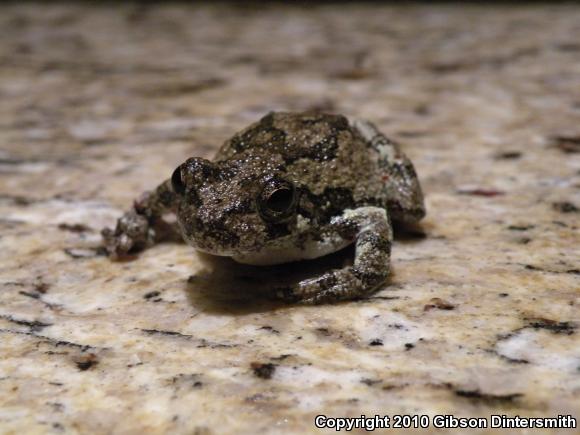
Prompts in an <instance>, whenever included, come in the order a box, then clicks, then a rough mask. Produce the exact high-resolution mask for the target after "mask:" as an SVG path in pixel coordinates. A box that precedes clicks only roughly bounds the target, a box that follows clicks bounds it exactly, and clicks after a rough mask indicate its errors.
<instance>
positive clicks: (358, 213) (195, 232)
mask: <svg viewBox="0 0 580 435" xmlns="http://www.w3.org/2000/svg"><path fill="white" fill-rule="evenodd" d="M169 213H174V214H176V216H177V223H176V224H174V225H175V227H176V230H178V231H179V232H180V233H181V235H182V237H183V239H184V240H185V241H186V242H187V243H189V244H190V245H192V246H193V247H194V248H196V249H198V250H200V251H203V252H207V253H210V254H214V255H221V256H229V257H232V258H233V259H234V260H236V261H238V262H241V263H247V264H252V265H271V264H277V263H284V262H290V261H297V260H305V259H312V258H316V257H320V256H323V255H326V254H330V253H332V252H335V251H338V250H340V249H342V248H344V247H346V246H348V245H350V244H352V243H355V258H354V263H353V265H352V266H348V267H345V268H343V269H337V270H331V271H328V272H326V273H324V274H322V275H321V276H318V277H314V278H310V279H306V280H304V281H301V282H299V283H297V284H296V285H295V286H293V287H291V288H284V289H278V290H277V291H276V292H275V293H276V296H277V297H279V298H281V299H283V300H286V301H291V302H298V301H300V302H306V303H321V302H332V301H337V300H344V299H352V298H356V297H361V296H364V295H367V294H369V293H370V292H372V291H374V290H375V289H377V287H379V286H380V285H381V284H383V283H384V282H385V280H386V278H387V277H388V275H389V271H390V253H391V244H392V228H391V219H392V220H393V221H395V222H402V223H415V222H418V221H419V220H420V219H422V218H423V217H424V215H425V206H424V202H423V194H422V192H421V186H420V184H419V180H418V179H417V175H416V173H415V170H414V168H413V164H412V163H411V161H410V160H409V159H408V158H407V157H406V156H405V154H404V153H403V152H402V150H401V148H400V147H399V145H398V144H397V143H395V142H393V141H391V140H389V139H387V138H386V137H385V136H384V135H383V134H381V133H380V132H379V131H378V130H377V128H376V127H375V126H374V125H373V124H372V123H370V122H368V121H362V120H352V121H349V120H348V119H347V118H346V117H344V116H341V115H330V114H320V113H282V112H280V113H270V114H268V115H266V116H264V117H263V118H262V119H261V120H259V121H258V122H256V123H254V124H252V125H250V126H249V127H247V128H246V129H244V130H242V131H241V132H239V133H237V134H235V135H234V136H233V137H232V138H231V139H229V140H228V141H226V142H225V143H224V145H223V146H222V147H221V148H220V149H219V151H218V152H217V154H216V156H215V158H214V159H213V161H209V160H206V159H202V158H195V157H194V158H190V159H188V160H186V161H185V162H184V163H183V164H181V165H180V166H179V167H178V168H177V169H176V170H175V171H174V172H173V175H172V176H171V178H170V179H168V180H166V181H165V182H164V183H162V184H161V185H160V186H159V187H157V189H156V190H155V191H152V192H148V193H146V194H144V195H143V196H142V197H141V198H140V199H139V200H137V201H136V202H135V204H134V207H133V209H132V210H131V211H129V212H127V213H126V214H125V215H123V216H122V217H121V218H120V219H119V221H118V223H117V227H116V228H115V230H111V229H108V228H107V229H105V230H103V236H104V241H105V246H106V248H107V251H108V252H109V254H110V255H111V257H113V258H120V257H124V256H127V255H129V254H131V253H134V252H137V251H139V250H142V249H145V248H146V247H148V246H151V245H152V244H154V243H155V242H157V241H159V239H160V238H162V236H161V233H166V231H161V229H162V228H164V227H165V229H166V228H167V223H166V221H164V220H163V219H162V217H163V216H164V215H166V214H169Z"/></svg>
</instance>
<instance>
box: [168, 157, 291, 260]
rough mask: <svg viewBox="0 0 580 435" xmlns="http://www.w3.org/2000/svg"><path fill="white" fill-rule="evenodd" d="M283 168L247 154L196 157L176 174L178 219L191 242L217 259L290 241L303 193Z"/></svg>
mask: <svg viewBox="0 0 580 435" xmlns="http://www.w3.org/2000/svg"><path fill="white" fill-rule="evenodd" d="M281 167H283V165H278V164H277V162H273V161H265V160H264V159H262V158H259V157H258V158H251V157H248V156H246V157H245V158H244V159H239V160H226V161H222V162H210V161H208V160H205V159H201V158H191V159H189V160H187V161H186V162H185V163H183V164H182V165H180V166H179V167H178V168H177V169H176V170H175V171H174V173H173V176H172V177H171V182H172V186H173V190H174V192H175V193H176V194H177V195H178V196H179V197H180V201H179V207H178V211H177V219H178V221H179V225H180V227H181V231H182V234H183V236H184V238H185V239H186V241H187V242H188V243H189V244H191V245H192V246H194V247H195V248H197V249H199V250H201V251H204V252H208V253H211V254H214V255H226V256H231V255H239V254H246V253H252V252H256V251H258V250H260V249H261V248H264V247H267V246H269V245H271V244H274V243H277V242H279V241H281V240H282V239H284V238H286V239H287V238H288V237H291V235H292V233H293V231H294V229H295V227H296V210H297V204H298V196H299V195H298V191H297V188H296V186H295V185H294V183H292V181H290V180H288V179H286V178H285V177H284V174H283V172H282V170H281V169H280V168H281Z"/></svg>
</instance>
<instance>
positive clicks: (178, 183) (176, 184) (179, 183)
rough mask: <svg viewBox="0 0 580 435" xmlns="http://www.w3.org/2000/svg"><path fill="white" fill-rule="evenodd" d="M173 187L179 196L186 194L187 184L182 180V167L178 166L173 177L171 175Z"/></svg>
mask: <svg viewBox="0 0 580 435" xmlns="http://www.w3.org/2000/svg"><path fill="white" fill-rule="evenodd" d="M171 187H173V191H174V192H175V193H177V194H178V195H183V193H184V192H185V183H184V182H183V179H182V178H181V166H178V167H177V169H176V170H175V171H173V175H171Z"/></svg>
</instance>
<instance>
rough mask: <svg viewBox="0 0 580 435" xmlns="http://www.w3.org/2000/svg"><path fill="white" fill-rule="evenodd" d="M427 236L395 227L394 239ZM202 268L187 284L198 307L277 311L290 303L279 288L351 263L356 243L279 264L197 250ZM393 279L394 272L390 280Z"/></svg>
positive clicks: (420, 229) (242, 311)
mask: <svg viewBox="0 0 580 435" xmlns="http://www.w3.org/2000/svg"><path fill="white" fill-rule="evenodd" d="M425 237H427V234H426V233H425V232H424V230H423V227H422V226H420V225H413V226H408V225H405V226H400V225H398V226H395V240H396V241H398V242H400V243H405V244H406V243H415V242H418V241H420V240H422V239H424V238H425ZM198 258H199V260H200V262H201V264H202V268H201V269H200V270H199V271H197V272H196V273H195V274H194V275H191V276H190V277H189V279H188V280H187V282H186V284H185V291H186V294H187V297H188V300H189V302H190V303H191V305H192V306H194V307H195V308H197V309H199V310H201V311H205V312H210V313H211V312H213V313H216V314H225V313H229V314H249V313H256V312H265V311H274V310H277V309H282V308H287V307H290V305H288V304H286V303H284V302H281V301H279V300H276V299H275V298H274V297H273V295H274V294H275V291H276V289H278V288H283V287H288V286H290V285H292V284H295V283H297V282H299V281H301V280H303V279H306V278H311V277H315V276H318V275H321V274H322V273H324V272H326V271H328V270H331V269H337V268H341V267H344V266H346V265H348V264H352V262H353V259H354V245H350V246H348V247H347V248H345V249H343V250H341V251H338V252H335V253H333V254H330V255H326V256H324V257H320V258H317V259H314V260H308V261H299V262H294V263H287V264H280V265H276V266H248V265H244V264H240V263H237V262H235V261H234V260H232V259H230V258H227V257H216V256H213V255H209V254H203V253H198ZM392 278H393V272H391V277H390V278H389V281H391V280H392Z"/></svg>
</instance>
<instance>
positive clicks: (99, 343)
mask: <svg viewBox="0 0 580 435" xmlns="http://www.w3.org/2000/svg"><path fill="white" fill-rule="evenodd" d="M0 11H1V12H0V34H1V38H0V66H1V68H0V125H1V128H0V289H1V291H0V338H1V339H0V432H2V433H18V434H22V433H119V434H143V433H147V434H148V433H190V434H191V433H195V434H211V433H233V432H234V431H235V432H236V433H256V432H260V431H265V432H299V431H300V432H313V431H315V428H314V425H313V423H314V417H315V416H316V415H318V414H327V415H332V416H360V415H361V414H365V415H367V416H368V415H374V414H380V415H383V414H389V415H393V414H397V413H405V414H427V415H430V416H433V415H435V414H453V415H455V416H471V417H488V416H490V415H491V414H506V415H516V414H519V415H521V416H557V415H558V414H571V415H575V416H576V417H577V418H578V417H580V329H579V327H580V276H579V274H580V231H579V230H578V226H579V223H580V210H579V209H580V155H579V152H580V44H579V41H578V35H579V34H580V7H578V6H573V5H568V6H565V5H562V6H542V5H540V4H535V5H530V6H526V7H516V6H509V7H508V6H503V7H501V6H494V7H487V8H486V7H483V6H465V7H458V6H451V5H449V6H445V5H439V6H402V7H388V6H380V5H378V4H362V5H356V4H341V5H340V6H333V5H331V4H325V5H323V6H308V7H305V6H294V7H284V6H282V5H270V6H259V5H254V6H246V7H241V6H240V7H228V6H227V5H225V4H221V5H217V6H215V5H214V6H211V5H205V6H198V7H193V6H191V7H188V6H187V5H185V4H182V5H179V4H176V5H168V6H161V5H155V4H149V5H144V6H125V7H123V8H114V7H113V6H112V5H111V4H108V3H103V4H100V5H94V6H90V5H89V4H86V5H83V6H75V5H72V4H66V3H63V4H60V5H54V6H48V5H39V4H36V5H35V4H33V3H24V4H20V5H17V4H15V3H14V4H12V3H11V4H9V5H3V6H1V9H0ZM306 109H318V110H325V111H333V112H339V113H344V114H346V115H349V116H358V117H365V118H368V119H370V120H372V121H374V122H375V123H377V124H378V125H379V126H380V128H381V129H382V130H383V131H385V132H386V133H387V134H388V135H389V136H391V137H393V138H394V139H397V140H399V141H400V142H402V143H403V144H404V147H405V150H406V152H407V153H408V154H409V155H410V156H411V157H412V159H413V161H414V162H415V165H416V168H417V171H418V173H419V175H420V179H421V182H422V184H423V186H424V190H425V194H426V203H427V207H428V216H427V218H426V219H425V221H424V224H423V225H422V228H420V229H418V230H416V231H413V232H409V233H407V234H404V235H401V236H399V237H398V238H397V240H396V243H395V245H394V248H393V259H392V264H393V270H394V273H393V277H392V279H391V281H390V282H389V283H388V285H387V286H385V288H384V289H382V290H381V291H379V292H378V293H376V294H375V295H374V296H373V297H371V298H369V299H366V300H361V301H357V302H349V303H342V304H336V305H325V306H314V307H304V306H280V305H274V304H271V303H269V302H266V301H265V298H262V297H260V295H259V294H258V295H256V294H255V293H256V292H255V291H254V290H255V289H256V288H258V287H260V286H262V287H263V286H266V287H267V286H268V285H269V284H271V283H272V282H274V281H275V280H276V279H277V273H276V272H272V271H269V270H266V269H264V270H262V269H260V270H258V271H256V270H255V269H254V268H244V267H242V266H237V265H235V264H234V263H232V262H229V261H228V260H216V259H212V258H209V257H205V256H201V255H199V254H196V253H195V252H194V251H193V250H192V249H191V248H189V247H187V246H185V245H180V244H163V245H160V246H157V247H155V248H153V249H151V250H149V251H148V252H145V253H144V254H142V255H140V256H139V257H138V258H136V259H135V260H133V261H127V262H120V263H114V262H111V261H109V260H108V259H107V258H106V257H104V256H103V255H102V250H101V249H99V244H100V236H99V231H100V230H101V228H103V227H104V226H110V225H112V224H113V223H114V222H115V220H116V218H117V217H118V216H119V215H120V214H121V213H122V211H123V210H124V209H126V208H127V206H128V205H129V204H130V203H131V201H132V200H133V198H135V197H136V196H137V195H138V194H139V193H141V192H142V191H143V190H146V189H150V188H153V187H154V186H155V185H156V184H157V183H158V182H160V181H161V180H163V179H165V178H167V177H168V175H169V174H170V173H171V171H172V170H173V169H174V167H175V166H176V165H177V164H178V163H180V162H181V161H183V160H184V159H185V158H186V157H188V156H192V155H197V156H203V157H210V156H211V155H212V154H213V152H214V150H215V149H216V148H217V147H218V146H219V145H220V144H221V142H222V141H223V140H225V139H226V138H227V137H229V136H230V135H231V134H232V133H233V132H235V131H236V130H238V129H240V128H241V127H244V126H245V125H247V124H248V123H250V122H253V121H254V120H256V119H258V118H259V117H260V116H261V115H263V114H264V113H266V112H268V111H270V110H306ZM328 261H329V262H330V261H334V260H333V259H329V260H328ZM327 266H328V264H327V262H326V261H321V262H314V263H313V264H309V265H308V268H313V269H316V268H324V267H327ZM250 269H251V270H250ZM291 269H292V268H287V269H284V271H285V272H286V271H287V272H288V273H289V274H292V273H297V272H296V270H291ZM577 430H578V429H577ZM572 432H573V431H571V430H568V431H563V432H562V433H572ZM474 433H475V432H474ZM534 433H536V432H534Z"/></svg>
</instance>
